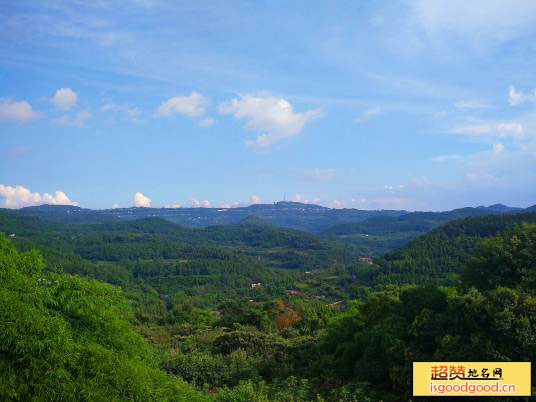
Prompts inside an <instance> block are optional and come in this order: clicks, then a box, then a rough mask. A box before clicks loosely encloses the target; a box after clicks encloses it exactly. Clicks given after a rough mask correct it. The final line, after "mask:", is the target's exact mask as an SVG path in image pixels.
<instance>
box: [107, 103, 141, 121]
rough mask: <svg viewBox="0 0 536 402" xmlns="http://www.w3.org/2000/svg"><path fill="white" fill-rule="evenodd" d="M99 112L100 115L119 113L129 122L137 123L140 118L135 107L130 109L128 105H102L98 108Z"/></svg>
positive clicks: (138, 110)
mask: <svg viewBox="0 0 536 402" xmlns="http://www.w3.org/2000/svg"><path fill="white" fill-rule="evenodd" d="M100 111H101V112H102V113H113V112H115V113H120V114H122V115H123V116H124V117H125V118H126V119H127V120H130V121H139V120H140V117H141V114H142V112H141V110H140V109H139V108H137V107H130V106H128V105H118V104H116V103H113V102H108V103H105V104H104V105H102V107H101V108H100Z"/></svg>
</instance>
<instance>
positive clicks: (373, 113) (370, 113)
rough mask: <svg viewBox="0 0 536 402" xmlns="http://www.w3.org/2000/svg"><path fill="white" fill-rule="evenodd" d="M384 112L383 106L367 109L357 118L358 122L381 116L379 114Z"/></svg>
mask: <svg viewBox="0 0 536 402" xmlns="http://www.w3.org/2000/svg"><path fill="white" fill-rule="evenodd" d="M381 112H382V110H381V108H379V107H375V108H372V109H369V110H365V111H364V112H363V113H362V114H361V116H359V117H358V118H356V119H355V121H356V123H364V122H366V121H368V120H370V119H373V118H374V117H377V116H379V114H380V113H381Z"/></svg>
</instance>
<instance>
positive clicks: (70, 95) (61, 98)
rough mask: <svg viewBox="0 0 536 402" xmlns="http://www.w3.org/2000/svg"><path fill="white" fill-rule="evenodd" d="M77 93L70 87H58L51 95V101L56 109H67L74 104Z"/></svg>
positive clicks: (76, 99)
mask: <svg viewBox="0 0 536 402" xmlns="http://www.w3.org/2000/svg"><path fill="white" fill-rule="evenodd" d="M77 101H78V95H77V94H76V92H74V91H73V90H72V89H71V88H60V89H58V90H57V91H56V93H55V94H54V96H53V97H52V103H54V106H56V107H57V108H58V109H61V110H69V109H70V108H72V107H73V106H75V105H76V102H77Z"/></svg>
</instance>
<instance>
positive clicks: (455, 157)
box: [430, 155, 463, 162]
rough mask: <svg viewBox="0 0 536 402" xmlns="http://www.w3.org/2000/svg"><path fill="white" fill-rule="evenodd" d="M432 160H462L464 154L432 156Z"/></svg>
mask: <svg viewBox="0 0 536 402" xmlns="http://www.w3.org/2000/svg"><path fill="white" fill-rule="evenodd" d="M430 159H431V160H432V162H449V161H461V160H463V156H461V155H438V156H434V157H432V158H430Z"/></svg>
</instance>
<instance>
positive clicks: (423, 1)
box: [408, 0, 536, 42]
mask: <svg viewBox="0 0 536 402" xmlns="http://www.w3.org/2000/svg"><path fill="white" fill-rule="evenodd" d="M408 5H409V7H410V10H411V14H412V16H413V19H414V20H415V21H416V22H417V23H418V24H419V25H420V26H421V27H422V28H423V29H424V30H425V31H426V32H427V33H428V34H436V33H438V32H447V33H449V34H454V35H459V36H464V37H468V38H469V39H471V40H475V39H477V40H478V41H479V42H482V41H483V39H494V40H496V41H507V40H509V39H511V38H513V37H515V36H517V35H519V34H522V33H523V32H524V30H526V29H530V28H531V27H532V26H533V24H534V23H535V22H536V2H534V1H533V0H508V1H502V0H472V1H466V0H434V1H430V0H414V1H411V2H409V3H408Z"/></svg>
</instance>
